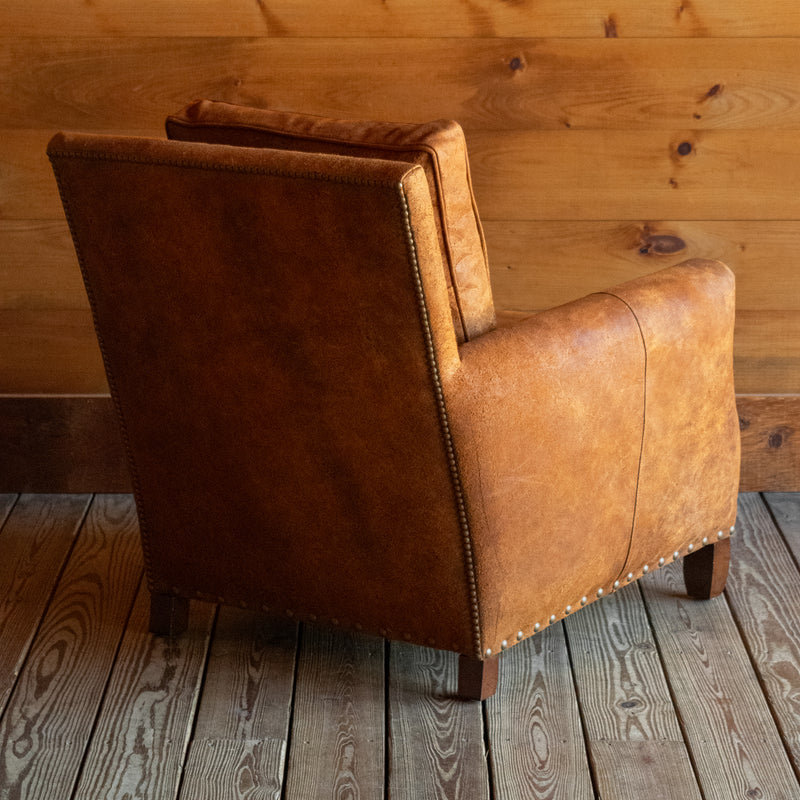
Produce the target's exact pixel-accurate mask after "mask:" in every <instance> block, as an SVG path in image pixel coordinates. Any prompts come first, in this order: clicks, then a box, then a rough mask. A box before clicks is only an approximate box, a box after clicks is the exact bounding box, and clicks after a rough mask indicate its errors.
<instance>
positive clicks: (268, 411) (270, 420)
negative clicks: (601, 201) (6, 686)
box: [49, 134, 739, 656]
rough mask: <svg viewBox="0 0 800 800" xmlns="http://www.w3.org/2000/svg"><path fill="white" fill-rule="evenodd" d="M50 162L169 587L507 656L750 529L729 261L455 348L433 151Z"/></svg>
mask: <svg viewBox="0 0 800 800" xmlns="http://www.w3.org/2000/svg"><path fill="white" fill-rule="evenodd" d="M49 154H50V157H51V160H52V162H53V166H54V169H55V172H56V175H57V177H58V181H59V187H60V189H61V193H62V199H63V202H64V206H65V210H66V212H67V216H68V219H69V223H70V228H71V231H72V234H73V238H74V241H75V244H76V249H77V251H78V255H79V260H80V263H81V268H82V270H83V274H84V279H85V281H86V284H87V290H88V294H89V298H90V301H91V304H92V309H93V312H94V315H95V324H96V327H97V331H98V338H99V339H100V343H101V350H102V352H103V356H104V359H105V364H106V369H107V373H108V377H109V385H110V387H111V390H112V394H113V396H114V399H115V402H116V404H117V408H118V411H119V414H120V420H121V423H122V428H123V435H124V439H125V441H126V447H127V449H128V455H129V461H130V465H131V471H132V478H133V483H134V486H135V491H136V499H137V505H138V509H139V515H140V523H141V528H142V536H143V543H144V548H145V556H146V563H147V569H148V579H149V582H150V585H151V588H152V589H153V590H154V591H156V592H159V593H172V594H178V595H183V596H199V597H203V598H208V599H212V600H216V599H219V600H221V601H223V602H227V603H238V604H243V605H248V606H252V607H256V608H262V607H263V608H267V609H268V610H269V611H270V612H272V613H280V614H286V613H289V614H290V615H292V616H296V617H298V618H301V619H311V620H319V621H322V622H328V623H329V624H334V625H342V626H347V627H353V628H357V629H361V630H365V631H370V632H374V633H377V634H379V635H383V636H386V637H389V638H393V639H405V640H407V641H412V642H415V643H418V644H428V645H432V646H435V647H440V648H443V649H450V650H455V651H457V652H461V653H466V654H471V655H478V654H480V655H481V656H485V654H486V651H487V650H489V649H491V650H492V651H493V652H495V653H496V652H497V651H498V650H499V649H500V648H501V647H502V643H503V642H507V643H509V644H513V643H515V642H516V640H517V633H518V632H521V635H522V637H523V638H524V637H526V636H528V635H531V634H532V633H534V632H535V631H536V630H537V627H536V626H537V623H538V625H539V627H540V628H542V627H546V626H547V624H549V622H550V620H551V619H552V620H556V619H560V618H561V617H563V616H564V615H565V614H567V613H571V611H573V610H577V609H579V608H580V607H581V606H582V605H583V604H584V602H585V603H589V602H592V601H593V600H595V599H597V598H598V596H599V594H598V590H602V595H606V594H608V593H609V592H611V591H613V590H614V583H615V581H619V580H620V579H622V580H623V582H624V580H625V579H626V576H627V575H628V573H630V574H631V575H632V576H633V577H638V575H640V574H641V573H642V572H643V571H644V567H645V566H647V567H648V569H654V568H655V567H656V566H657V564H658V559H659V558H663V557H666V558H667V559H669V560H671V557H672V552H674V551H679V553H680V554H681V555H683V554H685V553H686V552H687V551H688V547H689V545H692V546H693V547H695V548H698V547H701V546H702V545H703V544H704V543H705V542H704V541H703V540H704V539H707V540H710V541H714V537H715V536H716V534H717V531H718V530H721V531H723V535H725V536H726V535H727V529H728V527H729V526H730V525H731V524H732V522H733V519H734V514H735V503H736V490H737V483H738V480H737V476H738V459H739V449H738V448H739V443H738V441H739V440H738V430H737V425H736V412H735V404H734V394H733V373H732V331H733V305H734V286H733V277H732V275H731V273H730V272H729V270H727V268H726V267H724V266H723V265H721V264H719V263H717V262H709V261H692V262H687V263H686V264H684V265H682V266H680V267H673V268H670V269H668V270H664V271H662V272H659V273H656V274H654V275H652V276H648V277H645V278H641V279H638V280H636V281H633V282H630V283H627V284H623V285H622V286H618V287H615V288H613V289H610V290H608V291H607V292H605V293H598V294H595V295H591V296H589V297H586V298H583V299H581V300H577V301H575V302H574V303H570V304H567V305H564V306H561V307H559V308H555V309H551V310H549V311H545V312H542V313H539V314H535V315H533V316H531V317H528V318H527V319H524V320H522V321H520V322H519V323H518V324H515V325H510V326H508V327H504V328H502V329H497V330H493V331H491V332H489V333H486V334H484V335H482V336H478V337H476V338H475V339H473V340H470V341H467V342H461V343H460V344H459V342H458V338H457V335H456V332H455V330H454V325H453V320H452V315H451V308H450V304H449V300H448V290H447V284H446V280H445V269H444V267H443V262H442V250H441V246H440V240H439V236H438V232H437V228H436V214H435V213H434V210H433V206H432V202H431V194H430V191H429V185H428V180H427V177H426V173H425V171H424V169H422V168H421V167H420V166H419V165H414V164H409V163H408V162H407V161H402V160H401V161H392V160H388V159H386V158H381V159H366V158H354V157H346V156H341V155H338V154H320V153H315V152H303V151H288V150H283V149H271V148H263V147H262V148H250V147H247V146H244V145H242V144H240V145H239V146H228V145H220V144H207V143H195V142H184V141H156V140H144V139H127V138H121V137H99V136H80V135H74V134H72V135H64V134H60V135H58V136H56V137H55V138H54V139H53V140H52V142H51V145H50V148H49Z"/></svg>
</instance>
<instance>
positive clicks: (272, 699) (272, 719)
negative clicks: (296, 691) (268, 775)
mask: <svg viewBox="0 0 800 800" xmlns="http://www.w3.org/2000/svg"><path fill="white" fill-rule="evenodd" d="M296 650H297V624H296V623H294V622H290V621H289V620H274V619H269V618H268V617H265V616H264V615H263V614H260V613H258V612H255V611H246V610H243V609H238V608H231V607H230V606H221V607H220V609H219V614H218V617H217V624H216V626H215V628H214V639H213V643H212V646H211V652H210V654H209V657H208V664H207V666H206V675H205V679H204V681H203V699H202V702H201V704H200V708H199V711H198V714H197V720H196V722H195V732H194V736H195V737H196V738H197V739H207V740H209V741H219V740H239V741H251V740H252V741H264V740H267V739H274V740H285V739H286V738H287V737H288V726H289V714H290V710H291V704H292V691H293V685H294V671H295V654H296ZM282 777H283V776H282V774H281V779H282Z"/></svg>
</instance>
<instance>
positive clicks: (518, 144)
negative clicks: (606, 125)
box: [467, 127, 800, 220]
mask: <svg viewBox="0 0 800 800" xmlns="http://www.w3.org/2000/svg"><path fill="white" fill-rule="evenodd" d="M794 138H795V137H794V134H793V133H791V132H789V131H781V130H773V129H769V130H748V131H737V130H707V131H698V130H692V129H691V128H688V127H687V129H684V130H647V131H633V130H575V131H569V132H567V133H563V132H561V131H549V130H537V131H507V132H504V133H502V134H498V133H497V132H494V131H474V132H472V131H468V132H467V142H468V145H469V152H470V164H471V167H472V178H473V183H474V186H475V195H476V199H477V202H478V207H479V208H480V209H481V212H482V214H483V216H484V217H485V218H486V219H503V220H536V219H539V220H570V219H572V220H574V219H615V220H637V219H641V216H642V210H643V209H647V212H648V215H649V216H652V217H653V218H657V219H685V220H726V219H727V220H730V219H741V220H758V219H773V220H792V219H797V218H798V217H800V198H799V197H798V195H797V193H796V192H794V189H793V187H794V186H795V185H796V182H797V180H798V178H800V153H798V151H797V148H796V147H795V142H794ZM684 143H686V144H687V145H690V146H691V150H690V151H689V152H688V153H687V154H686V155H681V154H680V153H679V151H678V148H679V147H681V145H683V144H684Z"/></svg>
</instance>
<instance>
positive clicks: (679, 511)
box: [609, 259, 740, 579]
mask: <svg viewBox="0 0 800 800" xmlns="http://www.w3.org/2000/svg"><path fill="white" fill-rule="evenodd" d="M609 292H610V293H612V294H613V295H614V296H616V297H619V298H620V299H621V300H623V301H624V302H625V303H627V304H628V306H629V307H630V308H631V311H632V313H634V314H635V316H636V320H637V323H638V324H639V326H640V329H641V332H642V337H643V340H644V344H645V347H646V352H647V400H646V405H647V407H646V412H645V419H646V424H645V435H644V441H643V443H642V459H641V467H640V475H639V491H638V498H637V504H636V524H635V527H634V530H633V536H632V541H631V548H630V553H629V555H628V560H627V563H626V564H625V566H624V567H623V569H622V571H621V573H620V578H625V579H626V578H627V575H628V574H633V575H634V577H638V576H639V574H641V568H642V566H643V565H645V564H647V565H648V566H651V567H652V566H653V565H654V564H656V563H657V562H658V559H659V558H660V557H664V556H669V555H670V554H671V553H673V552H674V551H678V552H680V553H681V554H682V555H683V554H685V553H686V552H687V545H689V544H690V543H692V544H693V546H694V547H697V546H699V544H701V543H702V539H703V537H708V538H709V539H714V540H716V537H717V534H718V532H719V530H722V531H723V533H724V534H725V535H727V534H728V532H729V528H730V526H731V525H733V523H734V520H735V519H736V497H737V491H738V486H739V458H740V453H739V448H740V444H739V442H740V440H739V417H738V414H737V412H736V398H735V394H734V384H733V322H734V305H735V287H734V277H733V274H732V273H731V271H730V270H729V269H728V268H727V267H726V266H725V265H724V264H721V263H720V262H718V261H708V260H701V259H695V260H692V261H687V262H685V263H684V264H682V265H680V266H678V267H674V268H672V269H668V270H663V271H661V272H658V273H656V274H654V275H651V276H649V277H648V278H647V279H646V280H637V281H632V282H630V283H626V284H623V285H621V286H617V287H615V288H613V289H610V290H609ZM712 526H713V529H712Z"/></svg>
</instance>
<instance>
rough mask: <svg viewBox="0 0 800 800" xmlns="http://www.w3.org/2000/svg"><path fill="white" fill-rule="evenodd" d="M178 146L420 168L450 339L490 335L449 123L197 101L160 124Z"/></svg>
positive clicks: (482, 276) (485, 284)
mask: <svg viewBox="0 0 800 800" xmlns="http://www.w3.org/2000/svg"><path fill="white" fill-rule="evenodd" d="M166 129H167V136H169V138H171V139H181V140H184V141H195V142H209V143H212V144H230V145H244V146H246V147H269V148H273V149H277V150H297V151H304V152H310V153H335V154H338V155H344V156H356V157H362V158H380V159H387V160H390V161H408V162H409V163H411V164H419V165H420V166H421V167H422V168H423V169H424V170H425V174H426V176H427V178H428V188H429V191H430V194H431V203H432V205H433V209H434V220H435V222H436V230H437V234H438V237H439V245H440V247H441V250H442V257H443V262H444V267H445V278H446V280H447V288H448V293H449V297H450V310H451V314H452V316H453V325H454V327H455V332H456V338H457V339H458V341H459V342H463V341H466V340H468V339H473V338H475V337H477V336H480V335H482V334H484V333H486V332H487V331H490V330H492V329H493V328H494V327H495V311H494V303H493V301H492V289H491V282H490V279H489V264H488V261H487V257H486V246H485V242H484V239H483V229H482V228H481V223H480V218H479V216H478V210H477V206H476V204H475V198H474V196H473V193H472V181H471V179H470V172H469V160H468V158H467V147H466V142H465V141H464V133H463V131H462V130H461V126H460V125H459V124H458V123H457V122H454V121H452V120H436V121H434V122H428V123H423V124H419V125H417V124H399V123H392V122H372V121H367V120H340V119H329V118H327V117H319V116H315V115H311V114H298V113H295V112H285V111H276V110H273V109H264V108H250V107H246V106H238V105H233V104H231V103H221V102H214V101H210V100H198V101H197V102H195V103H192V104H191V105H189V106H187V107H186V108H184V109H183V110H182V111H180V112H179V113H177V114H174V115H172V116H170V117H168V118H167V122H166Z"/></svg>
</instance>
